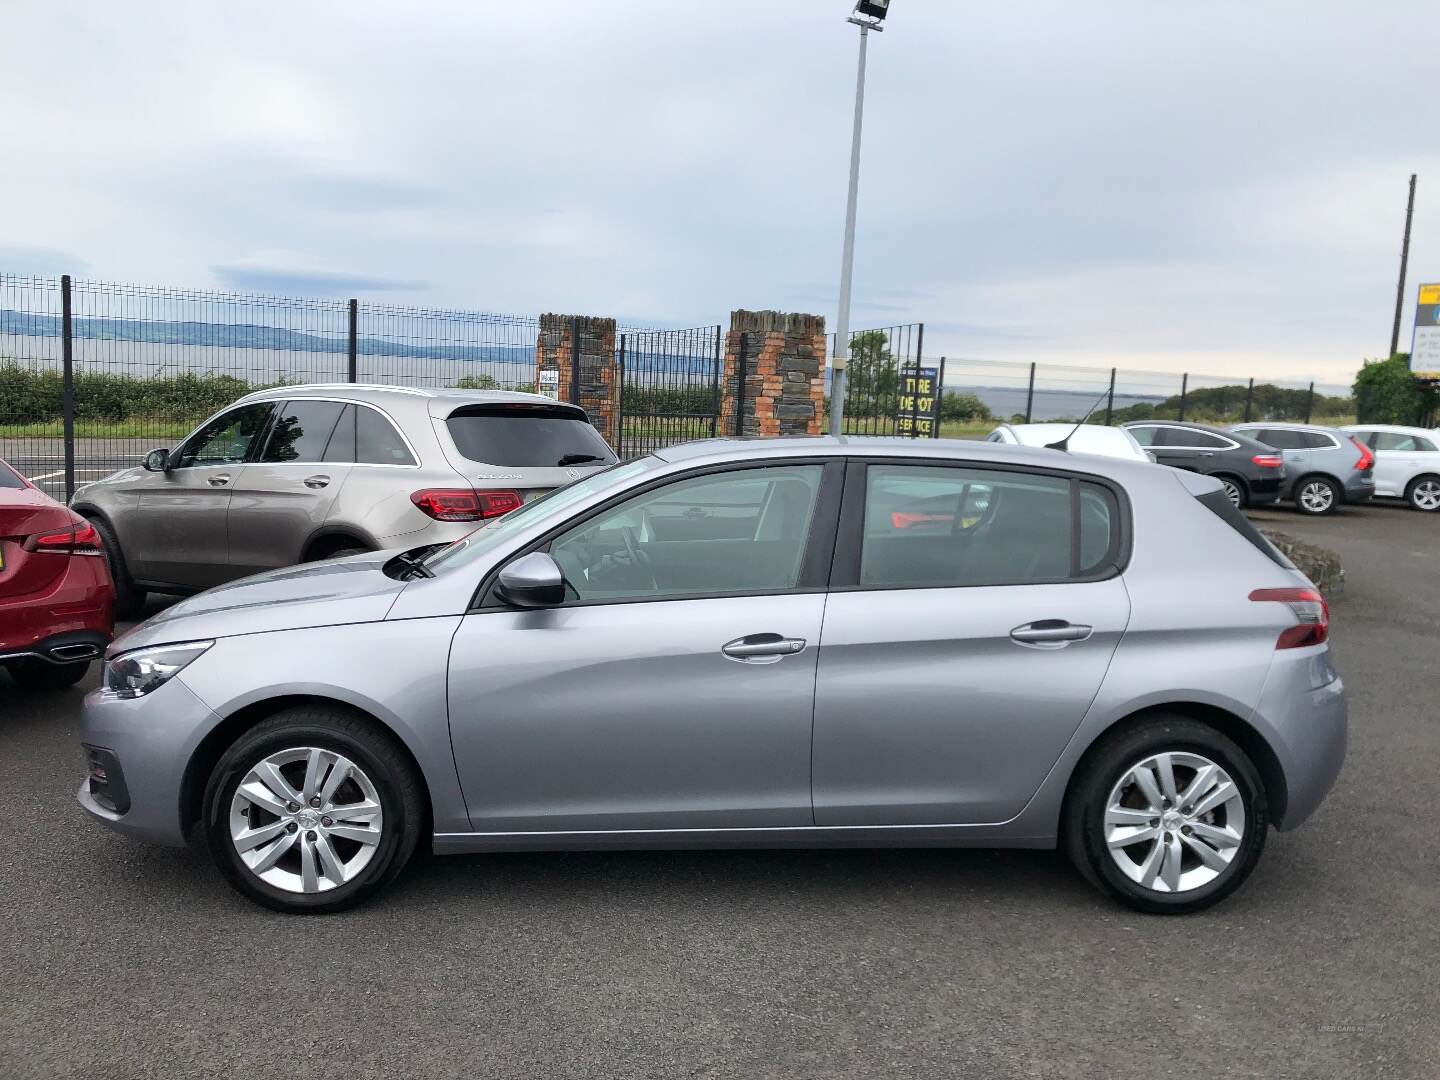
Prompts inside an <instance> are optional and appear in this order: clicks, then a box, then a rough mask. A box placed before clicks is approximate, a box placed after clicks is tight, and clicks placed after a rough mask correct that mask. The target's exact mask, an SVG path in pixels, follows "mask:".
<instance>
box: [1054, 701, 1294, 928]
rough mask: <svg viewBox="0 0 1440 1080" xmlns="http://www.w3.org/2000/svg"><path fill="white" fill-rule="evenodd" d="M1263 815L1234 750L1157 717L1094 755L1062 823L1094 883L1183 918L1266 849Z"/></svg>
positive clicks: (1215, 737) (1073, 853)
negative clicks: (1183, 915) (1182, 915)
mask: <svg viewBox="0 0 1440 1080" xmlns="http://www.w3.org/2000/svg"><path fill="white" fill-rule="evenodd" d="M1268 813H1269V812H1268V808H1267V804H1266V799H1265V789H1264V787H1263V785H1262V784H1261V783H1260V779H1259V775H1258V773H1257V772H1256V770H1255V767H1254V765H1253V764H1252V763H1251V761H1250V759H1249V758H1248V757H1247V756H1246V755H1245V752H1244V751H1243V750H1241V749H1240V747H1238V746H1237V745H1236V744H1235V743H1234V742H1232V741H1231V740H1230V739H1228V738H1226V737H1225V736H1224V735H1222V734H1220V733H1219V732H1218V731H1216V730H1215V729H1213V728H1211V727H1208V726H1206V725H1204V724H1201V723H1199V722H1197V721H1194V720H1190V719H1188V718H1185V717H1181V716H1170V715H1157V716H1155V717H1153V718H1151V719H1150V720H1148V721H1146V722H1145V723H1143V724H1140V725H1137V726H1135V727H1132V728H1129V729H1128V730H1125V731H1122V732H1121V733H1120V734H1119V735H1118V736H1116V737H1114V738H1110V739H1108V740H1107V741H1106V742H1105V743H1103V744H1102V745H1101V746H1099V747H1098V748H1097V750H1096V752H1095V753H1094V754H1092V755H1091V756H1090V758H1089V759H1088V761H1087V762H1086V763H1085V764H1084V765H1083V766H1082V769H1081V771H1080V772H1079V773H1077V775H1076V777H1075V780H1074V782H1073V786H1072V788H1071V793H1070V797H1069V799H1068V800H1067V803H1066V819H1065V821H1064V822H1063V825H1062V828H1063V830H1064V842H1065V848H1066V851H1067V853H1068V854H1069V856H1070V858H1071V860H1072V861H1073V862H1074V863H1075V865H1076V866H1077V867H1078V868H1079V869H1080V871H1081V872H1082V873H1083V874H1084V875H1085V877H1086V878H1087V879H1089V880H1090V882H1091V883H1092V884H1094V885H1096V886H1097V887H1099V888H1100V889H1101V890H1102V891H1104V892H1106V893H1108V894H1110V895H1111V896H1113V897H1115V898H1116V899H1118V900H1120V901H1122V902H1123V903H1125V904H1128V905H1129V906H1130V907H1133V908H1136V909H1137V910H1140V911H1147V912H1154V913H1158V914H1171V915H1179V914H1186V913H1189V912H1192V911H1199V910H1201V909H1202V908H1206V907H1209V906H1210V905H1212V904H1215V903H1218V902H1219V901H1221V900H1223V899H1224V898H1225V897H1227V896H1229V895H1230V893H1232V892H1234V891H1235V890H1236V889H1237V888H1239V887H1240V885H1241V883H1243V882H1244V880H1245V879H1246V878H1247V877H1248V876H1249V875H1250V872H1251V871H1252V870H1254V868H1255V865H1256V863H1257V862H1258V861H1259V859H1260V853H1261V851H1262V850H1263V849H1264V846H1265V830H1266V828H1267V827H1268V825H1269V817H1268Z"/></svg>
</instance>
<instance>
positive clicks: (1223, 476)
mask: <svg viewBox="0 0 1440 1080" xmlns="http://www.w3.org/2000/svg"><path fill="white" fill-rule="evenodd" d="M1209 475H1210V476H1212V477H1214V478H1215V479H1216V480H1233V481H1234V482H1235V483H1236V484H1238V485H1240V490H1241V491H1242V492H1243V493H1244V494H1245V496H1246V497H1247V498H1248V497H1249V496H1250V481H1249V480H1247V479H1246V478H1245V477H1244V476H1243V475H1242V474H1241V473H1238V472H1235V471H1234V470H1231V469H1216V470H1215V471H1214V472H1212V473H1210V474H1209Z"/></svg>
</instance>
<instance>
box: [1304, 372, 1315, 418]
mask: <svg viewBox="0 0 1440 1080" xmlns="http://www.w3.org/2000/svg"><path fill="white" fill-rule="evenodd" d="M1314 409H1315V384H1314V383H1313V382H1312V383H1311V384H1310V389H1309V390H1307V391H1305V423H1307V424H1308V423H1310V414H1311V412H1313V411H1314Z"/></svg>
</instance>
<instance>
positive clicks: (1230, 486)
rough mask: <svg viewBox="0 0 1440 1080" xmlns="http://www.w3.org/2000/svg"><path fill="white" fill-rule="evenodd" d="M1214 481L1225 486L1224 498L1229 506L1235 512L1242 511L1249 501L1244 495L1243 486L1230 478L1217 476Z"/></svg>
mask: <svg viewBox="0 0 1440 1080" xmlns="http://www.w3.org/2000/svg"><path fill="white" fill-rule="evenodd" d="M1215 479H1216V480H1219V481H1220V483H1221V484H1223V485H1224V486H1225V497H1226V498H1227V499H1229V500H1230V504H1231V505H1232V506H1234V507H1235V509H1236V510H1244V509H1245V504H1246V503H1248V502H1249V501H1250V500H1249V499H1248V498H1247V497H1246V494H1245V485H1244V484H1242V483H1241V482H1240V481H1239V480H1236V479H1235V478H1234V477H1231V476H1217V477H1215Z"/></svg>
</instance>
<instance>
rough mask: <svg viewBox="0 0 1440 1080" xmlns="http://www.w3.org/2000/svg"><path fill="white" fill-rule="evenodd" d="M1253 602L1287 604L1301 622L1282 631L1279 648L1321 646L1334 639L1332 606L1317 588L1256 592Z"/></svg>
mask: <svg viewBox="0 0 1440 1080" xmlns="http://www.w3.org/2000/svg"><path fill="white" fill-rule="evenodd" d="M1250 599H1251V600H1257V601H1261V602H1271V603H1277V604H1284V605H1285V606H1286V607H1288V608H1289V609H1290V611H1291V613H1292V614H1294V616H1295V618H1296V619H1297V620H1298V622H1297V623H1296V625H1295V626H1287V627H1286V628H1285V629H1284V630H1282V631H1280V637H1279V638H1278V639H1277V640H1276V642H1275V648H1277V649H1301V648H1304V647H1305V646H1306V645H1321V644H1323V643H1324V642H1325V639H1326V638H1328V637H1329V636H1330V605H1329V604H1327V603H1326V602H1325V598H1324V597H1323V596H1321V595H1320V594H1319V593H1318V592H1316V591H1315V590H1314V589H1256V590H1255V591H1254V592H1252V593H1251V594H1250Z"/></svg>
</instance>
